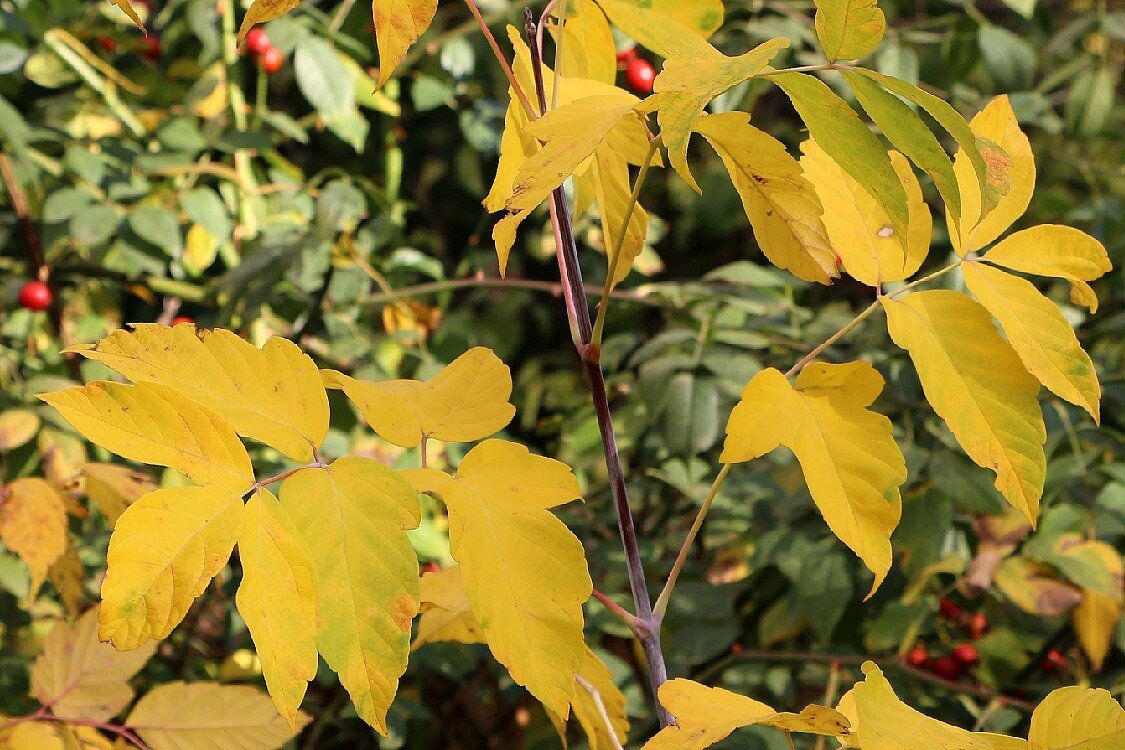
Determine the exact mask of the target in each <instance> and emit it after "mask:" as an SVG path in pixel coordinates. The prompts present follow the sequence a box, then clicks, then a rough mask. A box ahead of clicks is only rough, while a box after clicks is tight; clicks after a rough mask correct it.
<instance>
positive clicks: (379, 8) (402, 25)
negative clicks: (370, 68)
mask: <svg viewBox="0 0 1125 750" xmlns="http://www.w3.org/2000/svg"><path fill="white" fill-rule="evenodd" d="M436 12H437V0H372V2H371V15H372V19H373V20H374V22H375V40H376V41H377V42H378V45H379V86H382V85H383V84H384V83H386V82H387V79H389V78H390V77H391V73H393V72H394V70H395V68H396V67H398V64H399V63H400V62H402V58H403V57H405V56H406V51H407V50H408V49H410V46H411V45H412V44H414V43H415V42H417V41H418V39H420V38H421V36H422V34H423V33H425V31H426V29H427V28H429V26H430V23H431V22H432V21H433V20H434V14H435V13H436Z"/></svg>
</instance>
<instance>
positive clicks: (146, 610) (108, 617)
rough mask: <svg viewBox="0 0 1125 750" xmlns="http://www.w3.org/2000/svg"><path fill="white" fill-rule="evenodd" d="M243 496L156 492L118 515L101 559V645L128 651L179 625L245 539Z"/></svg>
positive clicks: (216, 490)
mask: <svg viewBox="0 0 1125 750" xmlns="http://www.w3.org/2000/svg"><path fill="white" fill-rule="evenodd" d="M244 489H245V488H244V487H243V486H242V485H239V484H235V485H231V484H229V483H228V484H225V485H223V484H217V485H209V486H206V487H174V488H171V489H164V490H157V491H155V492H150V493H149V494H147V495H145V496H144V497H142V498H141V499H140V500H138V501H137V502H135V503H133V504H132V505H130V506H129V508H128V509H127V510H126V511H125V512H124V513H122V514H121V518H119V519H118V521H117V526H116V528H114V531H113V536H111V537H110V540H109V552H108V553H107V555H106V564H107V571H106V576H105V581H103V583H102V606H101V612H100V613H99V618H98V619H99V622H100V625H101V627H100V629H99V631H98V637H99V638H101V639H102V640H105V641H112V642H113V645H114V646H116V647H117V648H118V649H119V650H125V649H130V648H136V647H137V646H140V645H141V644H143V643H144V642H145V641H147V640H149V639H153V640H160V639H161V638H164V637H166V636H167V635H168V634H169V633H171V632H172V630H173V628H175V627H176V626H177V625H179V624H180V621H181V620H182V619H183V618H184V615H185V614H187V611H188V607H190V606H191V603H192V602H193V601H195V597H197V596H199V595H200V594H202V593H203V590H204V589H205V588H207V585H208V584H209V583H210V582H211V579H212V578H214V577H215V574H216V573H218V572H219V571H220V570H222V568H223V566H224V565H226V564H227V559H228V558H229V557H230V553H231V551H232V550H233V549H234V543H235V541H237V539H238V536H239V534H241V533H242V524H243V521H244V519H245V505H244V504H243V502H242V492H243V491H244Z"/></svg>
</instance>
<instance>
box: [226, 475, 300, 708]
mask: <svg viewBox="0 0 1125 750" xmlns="http://www.w3.org/2000/svg"><path fill="white" fill-rule="evenodd" d="M238 559H239V561H240V562H241V563H242V583H241V584H239V586H238V594H237V595H236V596H235V604H236V605H237V606H238V613H239V614H240V615H242V619H243V620H245V621H246V627H247V628H248V629H249V630H250V635H251V637H252V638H253V639H254V648H255V649H256V650H257V652H258V658H259V659H260V660H261V663H262V676H263V677H265V680H266V688H267V689H268V690H269V694H270V696H271V697H272V698H273V702H274V705H275V706H277V710H278V711H280V712H281V715H282V716H284V717H285V720H286V721H288V722H289V726H290V727H292V728H293V729H296V728H297V716H298V711H297V709H298V708H300V706H301V700H302V699H304V697H305V689H306V688H307V687H308V682H309V680H311V679H312V678H313V677H315V676H316V665H317V656H316V653H317V652H316V599H317V590H316V566H315V563H314V562H313V559H312V553H311V552H310V551H309V546H308V544H307V543H306V542H305V540H304V538H303V537H302V536H301V533H300V531H298V529H297V527H296V525H295V524H294V523H293V520H292V519H291V518H290V517H289V514H288V513H287V512H286V511H285V509H284V508H282V507H281V503H279V502H278V500H277V498H276V497H274V495H273V493H272V492H270V491H269V490H266V489H259V490H258V491H257V492H255V493H254V495H253V496H252V497H251V498H250V501H249V502H248V503H247V504H246V525H245V527H244V528H243V530H242V535H241V536H239V538H238Z"/></svg>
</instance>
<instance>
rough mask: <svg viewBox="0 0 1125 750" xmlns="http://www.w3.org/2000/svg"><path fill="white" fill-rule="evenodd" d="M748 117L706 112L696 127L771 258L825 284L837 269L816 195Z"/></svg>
mask: <svg viewBox="0 0 1125 750" xmlns="http://www.w3.org/2000/svg"><path fill="white" fill-rule="evenodd" d="M748 120H749V115H747V114H745V113H742V112H727V113H724V114H720V115H706V116H704V117H702V118H700V119H699V120H698V121H697V122H696V124H695V129H696V131H697V132H699V133H701V134H702V135H703V136H704V137H705V138H706V139H707V141H708V142H709V143H710V144H711V146H712V147H713V148H714V149H715V151H716V152H717V153H718V154H719V156H720V157H721V158H722V160H723V164H724V165H726V168H727V171H728V172H729V173H730V177H731V181H732V182H733V183H734V187H735V189H736V190H737V191H738V194H739V196H740V197H741V198H742V206H743V208H744V209H745V211H746V216H747V217H748V218H749V219H750V225H751V226H752V227H753V229H754V237H755V238H756V239H757V240H758V245H759V246H760V247H761V248H762V252H763V253H765V256H766V257H767V258H769V260H770V262H771V263H773V264H774V265H776V266H778V267H779V268H784V269H787V270H788V271H790V272H791V273H793V274H794V275H795V276H797V277H799V278H801V279H805V280H806V281H818V282H820V283H822V284H827V283H828V282H829V280H830V279H832V278H834V277H835V276H837V275H838V274H837V272H836V254H835V251H834V250H833V249H832V247H831V246H830V245H829V241H828V236H827V232H826V230H825V228H824V223H823V222H822V221H821V213H823V210H824V209H823V207H822V206H821V202H820V199H819V198H818V197H817V195H816V192H815V191H814V190H813V185H812V184H811V183H810V182H809V181H808V180H807V179H805V176H804V175H803V174H802V173H801V165H800V164H798V163H797V160H796V159H794V158H793V157H792V156H790V155H789V152H788V151H786V150H785V146H783V145H782V144H781V142H780V141H778V140H776V139H775V138H773V137H772V136H770V135H767V134H766V133H764V132H762V131H761V130H758V129H757V128H755V127H754V126H753V125H751V124H750V123H749V122H748Z"/></svg>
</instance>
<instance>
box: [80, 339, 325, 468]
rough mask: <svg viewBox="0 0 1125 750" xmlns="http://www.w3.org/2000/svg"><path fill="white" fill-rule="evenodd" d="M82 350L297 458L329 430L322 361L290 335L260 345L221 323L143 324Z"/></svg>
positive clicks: (305, 456)
mask: <svg viewBox="0 0 1125 750" xmlns="http://www.w3.org/2000/svg"><path fill="white" fill-rule="evenodd" d="M76 351H78V353H79V354H81V355H82V356H84V357H86V358H87V359H93V360H96V361H98V362H101V363H102V364H104V365H105V366H107V367H109V368H111V369H113V370H116V371H117V372H119V373H121V374H122V375H124V376H125V377H127V378H129V379H130V380H132V381H133V382H135V383H146V382H152V383H159V384H161V385H165V386H170V387H172V388H175V389H176V390H177V391H180V392H181V393H183V394H184V395H186V396H188V397H189V398H192V399H194V400H195V401H198V402H199V403H201V404H203V405H204V406H207V407H210V408H211V409H214V410H215V411H216V412H218V414H219V415H220V416H222V417H223V418H225V419H226V420H227V421H228V422H230V424H231V426H232V427H234V429H235V431H236V432H238V433H240V434H242V435H246V436H248V437H252V438H254V439H255V440H260V441H261V442H263V443H265V444H266V445H268V446H270V447H272V448H275V449H277V450H278V451H280V452H282V453H284V454H285V455H286V456H289V457H290V458H292V459H293V460H294V461H309V460H311V459H312V455H313V451H314V450H315V449H316V448H319V447H320V444H321V442H322V441H323V440H324V436H325V435H326V434H327V433H328V396H327V394H326V393H325V392H324V386H323V385H322V383H321V381H320V377H319V374H318V373H317V369H316V365H315V364H314V363H313V361H312V359H311V358H309V356H308V355H307V354H305V353H304V352H302V351H301V350H300V348H299V347H298V346H297V345H296V344H294V343H293V342H291V341H288V340H286V339H282V338H272V339H270V340H269V341H267V342H266V345H265V348H263V349H259V348H258V347H256V346H254V345H253V344H251V343H250V342H248V341H246V340H244V339H242V338H241V337H240V336H238V335H237V334H235V333H233V332H231V331H225V330H222V329H216V330H204V331H197V330H196V329H195V328H194V327H193V326H190V325H178V326H174V327H169V326H162V325H157V324H155V323H140V324H137V325H136V326H134V327H133V330H132V331H125V330H119V331H115V332H114V333H112V334H110V335H109V336H107V337H106V338H104V339H102V340H101V341H100V342H98V344H97V345H96V346H93V347H88V348H80V349H76Z"/></svg>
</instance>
